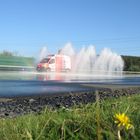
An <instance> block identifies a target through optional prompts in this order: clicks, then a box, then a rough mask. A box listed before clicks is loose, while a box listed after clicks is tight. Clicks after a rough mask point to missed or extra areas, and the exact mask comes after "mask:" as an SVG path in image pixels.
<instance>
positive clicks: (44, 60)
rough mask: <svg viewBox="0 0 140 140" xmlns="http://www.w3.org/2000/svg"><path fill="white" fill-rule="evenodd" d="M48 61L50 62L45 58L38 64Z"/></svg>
mask: <svg viewBox="0 0 140 140" xmlns="http://www.w3.org/2000/svg"><path fill="white" fill-rule="evenodd" d="M49 60H50V59H49V58H45V59H43V60H41V62H40V63H48V61H49Z"/></svg>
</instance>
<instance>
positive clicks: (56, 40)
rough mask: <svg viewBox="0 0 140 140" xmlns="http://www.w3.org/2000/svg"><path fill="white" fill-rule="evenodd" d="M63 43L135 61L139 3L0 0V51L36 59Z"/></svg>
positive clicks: (120, 0)
mask: <svg viewBox="0 0 140 140" xmlns="http://www.w3.org/2000/svg"><path fill="white" fill-rule="evenodd" d="M67 42H71V43H72V45H73V46H74V49H75V50H76V51H79V50H80V49H81V48H82V47H83V46H88V45H91V44H92V45H94V46H95V47H96V50H97V53H99V52H100V51H101V50H102V49H103V48H105V47H107V48H111V50H112V51H113V52H116V53H118V54H121V55H136V56H140V1H139V0H0V52H1V51H3V50H9V51H12V52H17V53H18V54H20V55H24V56H35V57H36V56H37V55H38V53H39V50H40V49H41V48H42V47H44V46H46V47H47V48H48V50H49V52H50V53H55V52H57V50H58V49H60V48H62V47H63V46H64V45H65V44H66V43H67Z"/></svg>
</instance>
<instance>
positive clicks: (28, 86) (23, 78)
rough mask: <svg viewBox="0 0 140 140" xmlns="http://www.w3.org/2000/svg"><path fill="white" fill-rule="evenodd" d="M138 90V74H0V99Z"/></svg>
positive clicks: (139, 76)
mask: <svg viewBox="0 0 140 140" xmlns="http://www.w3.org/2000/svg"><path fill="white" fill-rule="evenodd" d="M127 86H138V87H140V75H125V76H117V75H116V76H107V75H98V76H97V75H91V74H70V73H69V74H66V73H61V74H59V73H49V74H46V73H41V74H40V73H35V72H9V73H8V72H1V73H0V97H9V96H30V95H42V94H43V95H44V94H45V95H46V94H49V95H52V94H59V93H68V92H81V91H83V92H87V91H91V90H96V88H102V87H109V88H111V87H113V88H114V87H127Z"/></svg>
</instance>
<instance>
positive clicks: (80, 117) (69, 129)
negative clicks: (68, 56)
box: [0, 95, 140, 140]
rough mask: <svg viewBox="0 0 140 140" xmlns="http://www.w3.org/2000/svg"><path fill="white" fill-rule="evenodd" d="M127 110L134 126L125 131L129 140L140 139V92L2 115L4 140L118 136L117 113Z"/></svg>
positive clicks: (0, 132)
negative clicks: (89, 102)
mask: <svg viewBox="0 0 140 140" xmlns="http://www.w3.org/2000/svg"><path fill="white" fill-rule="evenodd" d="M119 112H120V113H123V112H125V113H126V115H127V116H128V117H129V118H130V120H131V121H132V124H133V125H134V130H133V131H131V130H126V131H123V134H122V137H123V139H125V140H127V139H128V140H129V139H132V140H133V139H134V140H139V139H140V95H134V96H131V97H121V98H119V99H109V100H104V101H102V102H96V103H92V104H87V105H78V106H74V107H72V108H69V109H67V108H64V107H62V108H60V109H56V110H54V109H50V108H46V110H45V111H43V112H42V113H41V114H38V115H37V114H30V115H25V116H22V117H17V118H12V119H8V118H7V119H0V139H2V140H96V139H98V140H99V139H104V140H114V139H115V140H116V139H117V126H116V124H115V123H114V114H115V113H119Z"/></svg>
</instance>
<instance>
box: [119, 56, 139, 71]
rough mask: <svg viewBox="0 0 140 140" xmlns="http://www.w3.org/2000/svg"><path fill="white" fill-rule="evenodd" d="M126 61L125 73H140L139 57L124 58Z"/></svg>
mask: <svg viewBox="0 0 140 140" xmlns="http://www.w3.org/2000/svg"><path fill="white" fill-rule="evenodd" d="M122 59H123V60H124V71H139V72H140V57H138V56H122Z"/></svg>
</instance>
